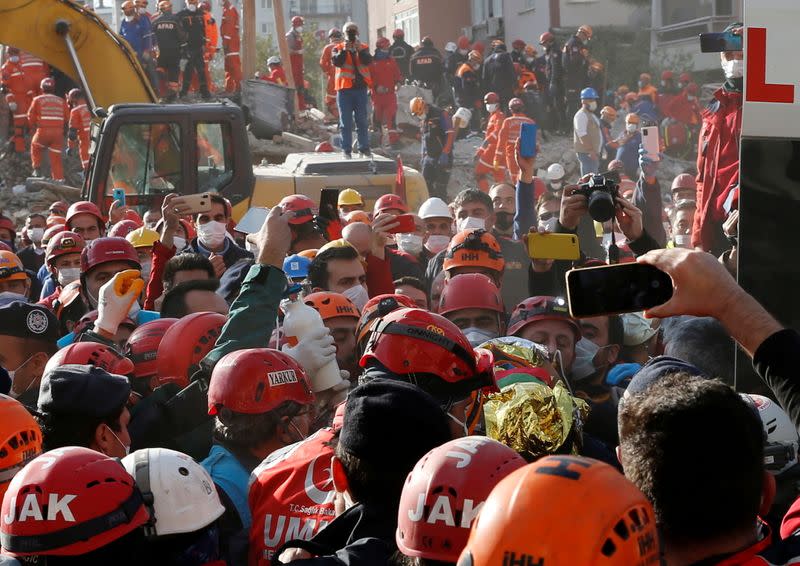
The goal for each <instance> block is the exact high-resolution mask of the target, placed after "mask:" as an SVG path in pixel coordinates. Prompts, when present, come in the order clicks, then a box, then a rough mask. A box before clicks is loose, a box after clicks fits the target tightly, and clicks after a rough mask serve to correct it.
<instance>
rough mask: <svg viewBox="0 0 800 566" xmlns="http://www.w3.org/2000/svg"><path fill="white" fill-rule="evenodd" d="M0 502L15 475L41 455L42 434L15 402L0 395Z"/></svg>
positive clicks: (23, 408) (29, 415) (29, 416)
mask: <svg viewBox="0 0 800 566" xmlns="http://www.w3.org/2000/svg"><path fill="white" fill-rule="evenodd" d="M0 415H3V418H2V419H0V470H2V473H1V474H0V500H2V499H3V495H4V494H5V492H6V490H7V489H8V484H9V483H10V482H11V478H12V477H14V474H16V473H17V472H19V471H20V470H21V469H22V468H23V467H25V464H27V463H28V462H30V461H31V460H33V459H34V458H35V457H36V456H38V455H39V454H41V453H42V431H41V430H39V425H38V424H36V421H35V420H33V417H32V416H31V414H30V413H29V412H28V410H27V409H26V408H25V407H24V406H23V405H22V403H20V402H19V401H17V400H16V399H12V398H11V397H8V396H7V395H0Z"/></svg>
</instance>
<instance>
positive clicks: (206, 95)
mask: <svg viewBox="0 0 800 566" xmlns="http://www.w3.org/2000/svg"><path fill="white" fill-rule="evenodd" d="M200 98H202V99H203V100H210V99H211V93H210V92H208V91H207V90H203V91H200Z"/></svg>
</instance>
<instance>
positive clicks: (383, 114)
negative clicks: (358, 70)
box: [369, 37, 403, 147]
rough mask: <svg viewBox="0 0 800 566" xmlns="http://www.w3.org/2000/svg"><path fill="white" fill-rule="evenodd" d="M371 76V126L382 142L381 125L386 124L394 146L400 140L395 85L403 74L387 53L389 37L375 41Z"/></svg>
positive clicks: (390, 142) (391, 143)
mask: <svg viewBox="0 0 800 566" xmlns="http://www.w3.org/2000/svg"><path fill="white" fill-rule="evenodd" d="M369 68H370V75H371V76H372V90H371V93H372V108H373V114H372V127H373V129H374V130H375V131H377V132H379V133H380V134H381V136H380V139H381V144H382V143H383V126H386V130H387V134H388V139H389V145H390V146H392V147H395V146H396V144H397V142H398V141H399V140H400V132H399V130H398V129H397V122H396V120H395V118H396V116H397V94H396V93H395V87H396V86H397V85H398V84H399V83H400V82H402V80H403V75H402V74H400V68H399V67H398V66H397V63H396V62H395V60H394V59H392V56H391V55H389V39H388V38H386V37H379V38H378V41H377V42H376V43H375V55H374V56H373V58H372V63H370V66H369Z"/></svg>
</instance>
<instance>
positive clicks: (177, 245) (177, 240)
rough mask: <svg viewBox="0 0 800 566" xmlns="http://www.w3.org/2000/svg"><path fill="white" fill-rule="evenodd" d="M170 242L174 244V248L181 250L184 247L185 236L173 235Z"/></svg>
mask: <svg viewBox="0 0 800 566" xmlns="http://www.w3.org/2000/svg"><path fill="white" fill-rule="evenodd" d="M172 243H173V244H174V245H175V249H176V250H178V251H181V250H182V249H183V248H185V247H186V238H180V237H178V236H175V237H174V238H172Z"/></svg>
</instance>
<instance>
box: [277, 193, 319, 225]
mask: <svg viewBox="0 0 800 566" xmlns="http://www.w3.org/2000/svg"><path fill="white" fill-rule="evenodd" d="M278 205H279V206H282V207H283V210H284V212H294V217H293V218H291V219H290V220H289V224H305V223H306V222H311V221H312V220H314V210H315V209H316V208H317V205H316V203H315V202H314V201H313V200H311V199H310V198H308V197H307V196H305V195H289V196H288V197H283V200H281V202H279V203H278Z"/></svg>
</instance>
